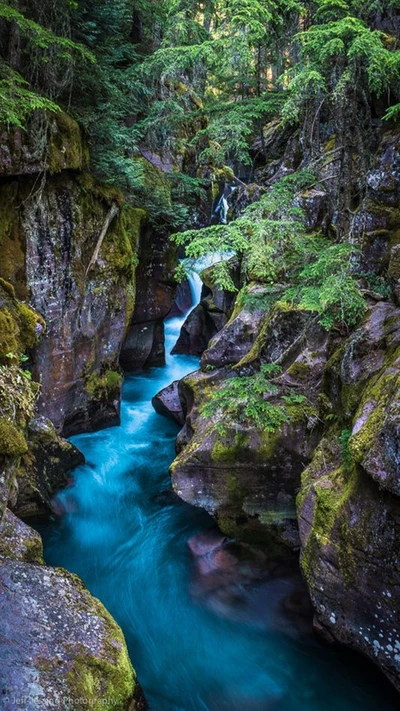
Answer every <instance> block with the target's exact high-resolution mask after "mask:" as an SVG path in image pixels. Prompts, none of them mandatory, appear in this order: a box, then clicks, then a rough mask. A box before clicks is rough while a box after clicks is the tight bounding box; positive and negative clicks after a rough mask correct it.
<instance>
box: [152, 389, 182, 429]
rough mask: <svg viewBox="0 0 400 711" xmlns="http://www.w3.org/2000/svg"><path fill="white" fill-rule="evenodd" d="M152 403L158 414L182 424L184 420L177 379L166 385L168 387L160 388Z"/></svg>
mask: <svg viewBox="0 0 400 711" xmlns="http://www.w3.org/2000/svg"><path fill="white" fill-rule="evenodd" d="M151 402H152V405H153V407H154V409H155V411H156V412H158V414H159V415H164V416H165V417H170V418H171V419H173V420H175V422H177V423H178V425H181V427H182V425H183V424H184V422H185V416H184V414H183V409H182V404H181V400H180V397H179V381H178V380H175V382H173V383H171V385H168V387H166V388H164V389H163V390H160V392H159V393H157V395H155V396H154V397H153V399H152V401H151Z"/></svg>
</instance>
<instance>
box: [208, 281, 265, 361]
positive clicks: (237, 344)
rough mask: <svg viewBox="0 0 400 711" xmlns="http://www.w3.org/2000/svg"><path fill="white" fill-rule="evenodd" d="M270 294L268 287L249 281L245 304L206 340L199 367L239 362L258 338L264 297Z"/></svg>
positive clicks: (263, 310) (263, 315)
mask: <svg viewBox="0 0 400 711" xmlns="http://www.w3.org/2000/svg"><path fill="white" fill-rule="evenodd" d="M268 294H269V290H268V288H267V287H264V286H261V285H260V284H251V285H250V286H249V287H248V288H247V290H246V299H247V300H248V304H246V302H245V303H244V305H243V307H242V308H240V309H239V313H237V309H235V311H234V312H233V314H232V316H231V318H230V319H229V321H228V322H227V323H226V325H225V327H224V328H222V329H221V330H220V331H219V332H218V333H217V334H216V335H215V336H214V338H212V339H211V341H210V342H209V343H208V347H207V350H206V351H205V352H204V353H203V356H202V359H201V367H202V368H205V367H206V366H214V367H223V366H225V365H231V364H236V363H239V361H240V360H241V359H242V358H243V357H244V356H245V355H246V354H247V353H248V352H249V350H250V349H251V347H252V346H253V344H254V341H255V340H256V338H257V335H258V332H259V329H260V325H261V322H262V321H263V320H264V319H265V313H266V310H265V306H264V308H262V307H260V306H259V304H262V303H263V297H264V296H267V295H268Z"/></svg>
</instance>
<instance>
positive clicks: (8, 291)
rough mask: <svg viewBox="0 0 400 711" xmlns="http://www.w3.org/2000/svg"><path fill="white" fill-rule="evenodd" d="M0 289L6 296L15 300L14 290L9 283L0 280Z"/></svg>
mask: <svg viewBox="0 0 400 711" xmlns="http://www.w3.org/2000/svg"><path fill="white" fill-rule="evenodd" d="M0 287H1V288H2V289H3V291H5V292H6V294H8V296H11V298H13V299H15V289H14V287H13V285H12V284H10V282H9V281H6V280H5V279H1V278H0Z"/></svg>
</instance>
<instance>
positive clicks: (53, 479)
mask: <svg viewBox="0 0 400 711" xmlns="http://www.w3.org/2000/svg"><path fill="white" fill-rule="evenodd" d="M27 439H28V446H29V454H28V455H27V456H26V457H23V459H22V462H21V464H20V467H19V470H18V477H17V482H18V495H17V501H16V504H15V505H14V506H13V510H14V511H15V513H16V514H17V515H18V516H22V517H24V518H26V517H28V516H37V515H39V514H43V513H47V512H49V511H50V510H51V500H52V499H53V497H54V496H55V494H56V493H57V491H59V490H60V489H62V488H64V487H65V486H66V485H67V484H68V473H69V472H70V471H72V470H73V469H75V467H77V466H79V465H80V464H83V463H84V461H85V458H84V456H83V454H82V453H81V452H80V451H79V450H78V449H77V448H76V447H74V445H73V444H70V443H69V442H67V440H65V439H62V438H61V437H59V436H58V435H57V432H56V430H55V427H54V425H53V424H52V423H51V422H50V420H48V419H46V418H45V417H36V418H35V419H34V420H31V421H30V423H29V426H28V436H27Z"/></svg>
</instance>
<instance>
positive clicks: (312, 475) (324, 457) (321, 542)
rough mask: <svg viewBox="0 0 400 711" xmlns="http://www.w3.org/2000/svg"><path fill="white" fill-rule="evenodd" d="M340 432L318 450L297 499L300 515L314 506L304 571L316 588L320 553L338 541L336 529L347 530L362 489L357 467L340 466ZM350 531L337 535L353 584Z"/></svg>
mask: <svg viewBox="0 0 400 711" xmlns="http://www.w3.org/2000/svg"><path fill="white" fill-rule="evenodd" d="M339 440H340V437H339V432H338V431H337V430H336V429H333V430H332V431H331V433H330V434H329V435H328V436H327V438H326V439H324V440H323V441H322V442H321V444H320V446H319V447H318V448H317V450H316V453H315V455H314V457H313V460H312V462H311V464H310V465H309V466H308V467H307V468H306V469H305V470H304V472H303V474H302V482H301V489H300V492H299V494H298V496H297V500H296V503H297V509H298V515H299V516H302V509H303V506H304V502H305V500H306V499H311V500H312V501H313V502H314V510H313V519H312V525H311V530H310V533H309V536H308V539H307V541H306V544H305V545H304V546H303V551H302V555H301V568H302V571H303V573H304V576H305V578H306V580H307V581H308V583H309V584H310V586H311V587H312V585H313V582H314V580H315V570H316V567H317V566H318V564H319V560H320V550H321V548H322V547H323V546H327V545H331V544H332V543H333V540H334V536H333V535H332V531H333V529H334V527H335V526H338V525H339V526H346V525H347V523H346V524H344V523H343V522H344V521H346V522H347V518H348V513H347V507H348V503H349V501H350V499H351V498H352V497H353V496H354V495H355V493H356V491H357V488H358V486H359V481H360V474H359V471H358V469H357V468H356V467H355V466H353V467H352V468H351V469H350V468H348V467H347V466H343V465H342V464H339V462H340V458H341V444H340V441H339ZM347 534H349V532H348V529H347V530H346V531H345V532H344V533H343V531H341V532H339V534H337V535H335V537H336V538H338V540H339V543H340V550H339V551H338V555H339V560H340V561H341V565H342V566H343V571H342V572H343V574H344V578H345V579H346V580H347V581H348V583H349V584H350V581H351V579H352V568H351V565H350V558H351V543H350V537H349V535H347Z"/></svg>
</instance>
